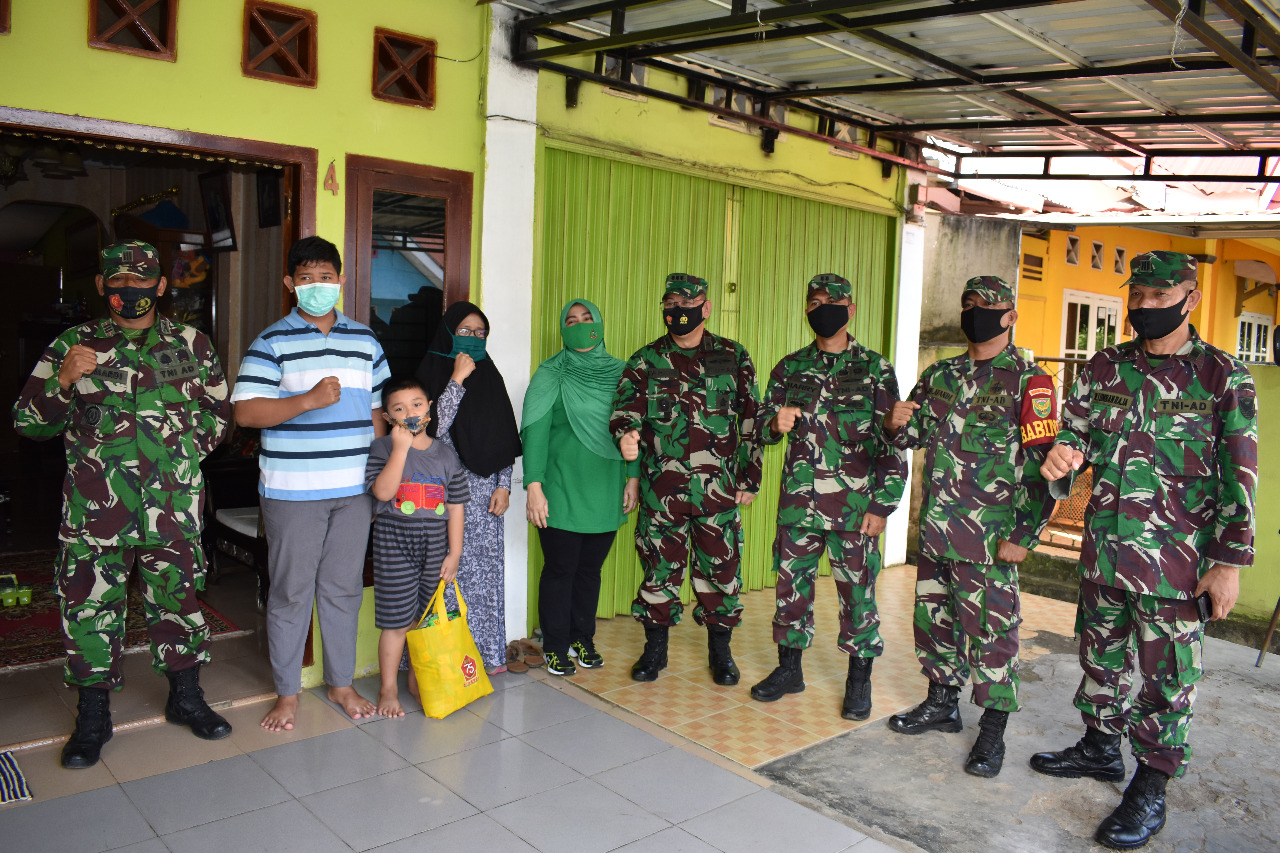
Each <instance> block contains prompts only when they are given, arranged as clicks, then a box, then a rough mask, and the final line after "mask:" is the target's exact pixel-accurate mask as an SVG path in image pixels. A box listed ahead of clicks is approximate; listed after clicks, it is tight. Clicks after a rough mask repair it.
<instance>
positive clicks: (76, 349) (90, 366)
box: [58, 344, 98, 391]
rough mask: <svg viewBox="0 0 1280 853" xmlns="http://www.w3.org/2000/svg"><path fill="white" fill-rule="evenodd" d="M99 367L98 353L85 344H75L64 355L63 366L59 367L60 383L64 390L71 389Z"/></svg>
mask: <svg viewBox="0 0 1280 853" xmlns="http://www.w3.org/2000/svg"><path fill="white" fill-rule="evenodd" d="M97 369H98V354H97V353H96V352H94V351H93V350H91V349H89V348H88V347H87V346H85V345H84V344H75V345H74V346H72V347H71V349H69V350H67V354H66V355H64V356H63V357H62V366H61V367H59V368H58V384H59V385H61V386H62V390H63V391H70V390H71V386H72V385H75V384H76V383H77V382H79V381H80V379H81V377H84V376H88V375H89V374H90V373H93V371H95V370H97Z"/></svg>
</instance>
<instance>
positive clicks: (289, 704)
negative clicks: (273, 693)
mask: <svg viewBox="0 0 1280 853" xmlns="http://www.w3.org/2000/svg"><path fill="white" fill-rule="evenodd" d="M297 712H298V696H297V694H294V695H293V696H277V697H276V703H275V704H274V705H272V706H271V710H270V711H268V712H267V715H266V716H265V717H263V718H262V723H261V724H260V725H261V726H262V727H263V728H264V729H266V730H267V731H269V732H285V731H290V730H291V729H293V715H294V714H296V713H297Z"/></svg>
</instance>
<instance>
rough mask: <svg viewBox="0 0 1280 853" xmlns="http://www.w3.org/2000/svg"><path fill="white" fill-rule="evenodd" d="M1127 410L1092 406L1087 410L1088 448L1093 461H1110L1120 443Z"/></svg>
mask: <svg viewBox="0 0 1280 853" xmlns="http://www.w3.org/2000/svg"><path fill="white" fill-rule="evenodd" d="M1128 413H1129V410H1128V409H1119V408H1116V407H1114V406H1099V405H1096V404H1095V405H1094V406H1093V407H1092V408H1091V409H1089V446H1090V449H1091V456H1092V459H1093V460H1102V461H1110V460H1111V458H1112V457H1113V456H1114V455H1115V451H1116V446H1117V445H1118V444H1119V443H1120V431H1121V430H1122V429H1123V428H1124V420H1125V418H1126V417H1127V416H1128Z"/></svg>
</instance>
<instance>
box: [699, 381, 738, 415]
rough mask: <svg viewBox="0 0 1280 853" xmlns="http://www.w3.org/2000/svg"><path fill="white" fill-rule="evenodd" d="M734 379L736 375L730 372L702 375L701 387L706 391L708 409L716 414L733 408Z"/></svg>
mask: <svg viewBox="0 0 1280 853" xmlns="http://www.w3.org/2000/svg"><path fill="white" fill-rule="evenodd" d="M736 379H737V377H735V376H734V375H733V374H731V373H726V374H719V375H714V376H711V375H708V376H704V377H703V380H702V381H703V389H704V391H705V392H706V397H707V409H708V410H710V411H712V412H716V413H717V414H725V413H727V412H728V411H729V410H730V409H732V408H733V396H734V391H735V390H736V384H737V383H736V381H735V380H736Z"/></svg>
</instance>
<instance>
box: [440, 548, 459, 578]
mask: <svg viewBox="0 0 1280 853" xmlns="http://www.w3.org/2000/svg"><path fill="white" fill-rule="evenodd" d="M457 577H458V555H457V554H450V555H449V556H447V557H445V558H444V562H443V563H441V564H440V583H451V582H452V581H454V580H456V579H457Z"/></svg>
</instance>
